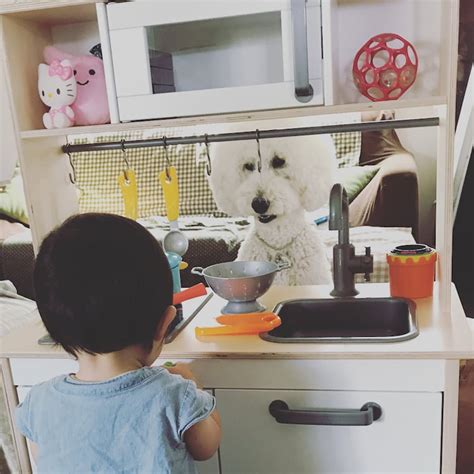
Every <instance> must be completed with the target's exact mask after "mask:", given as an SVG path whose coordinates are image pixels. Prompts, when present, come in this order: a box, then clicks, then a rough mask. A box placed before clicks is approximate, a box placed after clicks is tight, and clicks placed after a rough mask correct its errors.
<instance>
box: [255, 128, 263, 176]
mask: <svg viewBox="0 0 474 474" xmlns="http://www.w3.org/2000/svg"><path fill="white" fill-rule="evenodd" d="M255 140H257V153H258V159H257V170H258V172H259V173H261V172H262V153H261V151H260V130H259V129H258V128H257V129H256V130H255Z"/></svg>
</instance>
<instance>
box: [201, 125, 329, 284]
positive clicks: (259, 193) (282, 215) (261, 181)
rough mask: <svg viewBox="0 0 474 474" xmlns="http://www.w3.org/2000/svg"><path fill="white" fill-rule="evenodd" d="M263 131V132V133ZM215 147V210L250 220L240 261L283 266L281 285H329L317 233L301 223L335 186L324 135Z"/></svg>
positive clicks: (211, 179)
mask: <svg viewBox="0 0 474 474" xmlns="http://www.w3.org/2000/svg"><path fill="white" fill-rule="evenodd" d="M262 128H263V127H262ZM260 150H261V157H262V160H261V164H262V167H261V171H260V172H259V171H258V167H257V163H258V160H257V156H258V153H257V142H256V141H253V140H249V141H234V142H222V143H216V144H213V145H212V147H211V153H210V156H211V160H212V173H211V177H210V185H211V188H212V191H213V194H214V198H215V200H216V203H217V205H218V206H219V208H220V209H221V210H222V211H224V212H225V213H227V214H229V215H231V216H253V218H254V219H253V221H254V224H253V225H252V228H251V230H250V232H249V234H248V235H247V237H246V239H245V240H244V242H243V243H242V246H241V248H240V250H239V254H238V257H237V259H238V260H264V261H272V262H281V261H287V262H289V263H290V264H291V268H289V269H288V270H284V271H282V272H280V273H279V274H277V276H276V278H275V283H277V284H280V285H311V284H325V283H330V281H331V272H330V267H329V262H328V260H327V257H326V252H325V249H324V246H323V244H322V242H321V241H320V238H319V236H318V231H317V230H316V229H315V228H314V226H312V225H311V224H310V223H309V222H308V220H307V219H306V218H305V211H314V210H316V209H318V208H320V207H321V206H322V205H324V204H326V203H327V202H328V200H329V193H330V190H331V186H332V184H333V180H334V172H335V168H336V153H335V148H334V144H333V141H332V139H331V137H330V136H328V135H325V136H323V135H310V136H304V137H288V138H275V139H264V140H260Z"/></svg>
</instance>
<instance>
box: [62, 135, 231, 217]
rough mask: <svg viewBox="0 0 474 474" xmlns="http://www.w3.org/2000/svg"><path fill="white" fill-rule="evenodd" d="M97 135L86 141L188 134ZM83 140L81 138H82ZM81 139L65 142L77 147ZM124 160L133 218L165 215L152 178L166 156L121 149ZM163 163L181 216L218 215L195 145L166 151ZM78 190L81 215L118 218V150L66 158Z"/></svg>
mask: <svg viewBox="0 0 474 474" xmlns="http://www.w3.org/2000/svg"><path fill="white" fill-rule="evenodd" d="M147 133H148V135H147V136H146V137H145V136H143V135H142V132H140V131H137V132H127V133H124V134H119V135H116V134H113V135H109V136H106V135H104V136H98V137H94V138H92V140H91V141H94V140H95V141H97V142H104V141H114V140H122V139H124V140H137V139H142V138H155V137H162V136H163V135H166V136H167V137H172V136H180V135H189V131H188V130H185V129H178V128H173V129H161V130H157V131H148V132H147ZM86 140H87V139H86ZM84 141H85V140H84V139H82V138H79V139H78V138H74V139H72V138H71V143H83V142H84ZM126 153H127V160H128V162H129V163H130V166H131V167H132V169H133V170H134V171H135V173H136V176H137V184H138V214H139V217H140V218H145V217H150V216H156V215H159V216H164V215H166V209H165V203H164V198H163V191H162V189H161V186H160V185H159V182H158V174H159V173H160V171H162V170H163V169H164V168H165V167H166V154H165V150H164V148H162V147H157V148H134V149H130V150H127V152H126ZM168 154H169V159H170V161H171V164H172V165H173V166H176V171H177V175H178V184H179V211H180V214H181V215H182V216H194V215H208V216H214V217H219V216H221V215H222V213H220V211H219V210H218V209H217V206H216V203H215V201H214V198H213V196H212V192H211V189H210V187H209V183H208V180H207V176H206V173H205V161H203V160H202V159H201V160H200V159H198V158H199V154H200V152H199V149H198V148H197V145H180V146H170V147H169V150H168ZM72 159H73V162H74V167H75V169H76V179H77V186H78V188H79V190H80V198H79V207H80V211H81V212H111V213H115V214H121V213H123V199H122V195H121V193H120V189H119V186H118V183H117V177H118V175H119V173H120V172H121V171H122V170H123V168H124V159H123V153H122V151H114V150H112V151H99V152H82V153H74V154H73V155H72Z"/></svg>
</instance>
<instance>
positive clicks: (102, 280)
mask: <svg viewBox="0 0 474 474" xmlns="http://www.w3.org/2000/svg"><path fill="white" fill-rule="evenodd" d="M34 284H35V292H36V301H37V304H38V309H39V312H40V314H41V318H42V320H43V323H44V325H45V326H46V329H47V330H48V332H49V333H50V335H51V336H52V338H53V339H54V340H55V341H56V342H57V343H59V344H61V346H62V347H63V348H64V349H65V350H66V351H67V352H69V353H70V354H73V355H76V353H77V352H78V351H85V352H88V353H91V354H100V353H107V352H114V351H118V350H120V349H123V348H125V347H127V346H131V345H135V344H140V345H142V346H143V347H145V348H147V349H151V345H152V343H153V336H154V334H155V331H156V328H157V325H158V323H159V322H160V320H161V317H162V316H163V314H164V312H165V310H166V308H167V307H168V306H169V305H171V304H172V297H173V285H172V278H171V272H170V269H169V265H168V260H167V258H166V256H165V254H164V252H163V250H162V249H161V246H160V244H159V243H158V241H157V240H156V239H155V238H154V237H153V236H152V235H151V234H150V233H149V232H148V231H147V230H146V229H145V228H144V227H142V226H141V225H140V224H138V223H137V222H135V221H132V220H130V219H126V218H124V217H120V216H116V215H112V214H96V213H90V214H82V215H77V216H74V217H71V218H69V219H68V220H67V221H66V222H64V223H63V224H62V225H61V226H60V227H58V228H57V229H55V230H53V231H52V232H51V233H50V234H49V235H48V236H47V237H46V239H45V240H44V241H43V243H42V245H41V248H40V250H39V253H38V256H37V259H36V265H35V270H34Z"/></svg>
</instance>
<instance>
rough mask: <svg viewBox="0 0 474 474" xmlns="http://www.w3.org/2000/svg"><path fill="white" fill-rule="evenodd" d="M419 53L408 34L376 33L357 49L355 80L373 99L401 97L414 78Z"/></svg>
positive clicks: (360, 90) (353, 72) (354, 67)
mask: <svg viewBox="0 0 474 474" xmlns="http://www.w3.org/2000/svg"><path fill="white" fill-rule="evenodd" d="M417 69H418V56H417V54H416V51H415V48H414V47H413V45H412V44H411V43H409V42H408V41H407V40H406V39H405V38H402V37H401V36H399V35H397V34H395V33H382V34H380V35H376V36H373V37H372V38H370V39H369V41H367V43H365V44H364V46H362V48H360V49H359V51H358V52H357V54H356V56H355V58H354V63H353V65H352V75H353V77H354V82H355V84H356V86H357V89H359V92H360V93H361V94H362V95H365V96H366V97H368V98H369V99H370V100H373V101H380V100H391V99H398V98H399V97H400V96H401V95H402V94H404V93H405V92H406V91H407V89H408V88H409V87H410V86H411V85H412V84H413V83H414V82H415V78H416V72H417Z"/></svg>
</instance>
